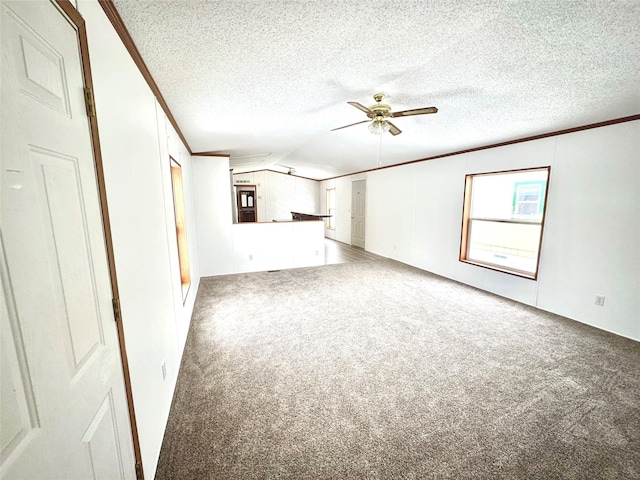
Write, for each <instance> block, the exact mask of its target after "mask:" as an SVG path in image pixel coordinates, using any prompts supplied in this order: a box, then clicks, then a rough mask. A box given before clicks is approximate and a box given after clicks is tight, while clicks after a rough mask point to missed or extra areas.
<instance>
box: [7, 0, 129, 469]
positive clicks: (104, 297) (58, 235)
mask: <svg viewBox="0 0 640 480" xmlns="http://www.w3.org/2000/svg"><path fill="white" fill-rule="evenodd" d="M0 14H1V15H2V99H1V101H2V121H1V128H2V152H1V153H2V156H1V168H0V200H1V203H0V229H1V236H0V239H1V244H0V245H1V247H2V252H0V253H1V254H2V256H1V257H0V266H1V267H2V269H1V270H2V272H1V273H2V295H3V299H4V302H3V306H2V309H1V311H0V313H1V314H2V330H1V332H0V333H1V341H2V365H1V375H0V378H1V383H2V390H1V393H2V399H1V402H2V403H1V406H2V413H1V416H0V420H1V422H2V423H1V425H0V432H2V433H1V435H0V437H1V440H2V441H1V447H2V453H1V457H0V477H2V478H3V479H11V478H38V479H48V478H56V479H57V478H65V479H74V478H78V479H85V478H109V479H117V478H131V479H132V478H135V469H134V464H135V462H134V456H133V445H132V440H131V434H130V426H129V418H128V409H127V403H126V396H125V390H124V380H123V374H122V364H121V361H120V355H119V345H118V339H117V332H116V325H115V322H114V317H113V311H112V305H111V286H110V278H109V270H108V262H107V255H106V247H105V243H104V235H103V230H102V220H101V211H100V204H99V197H98V191H97V183H96V171H95V165H94V159H93V151H92V147H91V137H90V130H89V123H88V119H87V116H86V113H85V106H84V90H83V87H84V84H83V76H82V65H81V63H80V56H79V51H78V38H77V32H76V30H75V28H74V27H73V26H72V24H71V23H70V22H69V21H68V20H67V19H66V17H64V15H63V14H62V13H61V12H60V11H59V10H58V8H57V7H56V6H55V5H54V4H53V3H51V2H47V1H32V2H23V1H16V2H10V1H2V4H1V12H0Z"/></svg>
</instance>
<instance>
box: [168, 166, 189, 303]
mask: <svg viewBox="0 0 640 480" xmlns="http://www.w3.org/2000/svg"><path fill="white" fill-rule="evenodd" d="M171 184H172V186H173V208H174V213H175V217H176V236H177V238H178V260H179V263H180V283H181V284H182V300H183V301H184V300H185V298H187V292H188V291H189V286H190V285H191V268H190V266H189V246H188V245H187V221H186V218H185V214H184V194H183V190H182V167H181V166H180V164H179V163H178V162H176V161H175V160H174V159H173V158H172V159H171Z"/></svg>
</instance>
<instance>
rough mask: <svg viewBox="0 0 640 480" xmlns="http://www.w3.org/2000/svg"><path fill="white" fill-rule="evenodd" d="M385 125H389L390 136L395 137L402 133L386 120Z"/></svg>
mask: <svg viewBox="0 0 640 480" xmlns="http://www.w3.org/2000/svg"><path fill="white" fill-rule="evenodd" d="M387 123H388V124H389V133H390V134H391V135H393V136H394V137H395V136H396V135H399V134H401V133H402V130H400V129H399V128H398V127H396V126H395V125H394V124H393V123H391V122H389V121H388V120H387Z"/></svg>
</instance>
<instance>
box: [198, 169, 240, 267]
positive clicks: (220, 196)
mask: <svg viewBox="0 0 640 480" xmlns="http://www.w3.org/2000/svg"><path fill="white" fill-rule="evenodd" d="M192 165H193V192H194V202H195V206H196V209H195V213H196V223H197V225H198V246H199V255H200V274H201V276H203V277H208V276H212V275H224V274H227V273H234V267H233V244H232V239H231V225H232V219H231V185H230V183H229V159H228V158H224V157H192Z"/></svg>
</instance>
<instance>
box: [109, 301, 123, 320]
mask: <svg viewBox="0 0 640 480" xmlns="http://www.w3.org/2000/svg"><path fill="white" fill-rule="evenodd" d="M111 303H112V304H113V316H114V319H115V321H116V322H119V321H121V320H122V313H121V312H120V300H118V299H117V298H113V299H111Z"/></svg>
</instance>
